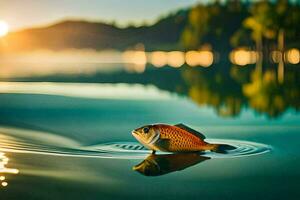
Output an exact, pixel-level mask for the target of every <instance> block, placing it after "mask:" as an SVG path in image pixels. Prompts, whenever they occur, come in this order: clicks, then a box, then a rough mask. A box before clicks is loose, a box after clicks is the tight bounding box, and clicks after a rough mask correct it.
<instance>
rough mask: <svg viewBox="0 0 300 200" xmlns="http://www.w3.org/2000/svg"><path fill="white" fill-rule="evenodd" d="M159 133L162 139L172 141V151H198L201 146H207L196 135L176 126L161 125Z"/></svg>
mask: <svg viewBox="0 0 300 200" xmlns="http://www.w3.org/2000/svg"><path fill="white" fill-rule="evenodd" d="M158 128H159V132H160V134H161V139H170V140H169V141H170V144H169V145H170V146H169V148H170V150H171V151H187V150H194V151H198V150H199V147H200V146H203V145H205V144H206V142H204V141H202V140H201V139H199V138H198V137H197V136H195V135H194V134H192V133H190V132H188V131H186V130H183V129H181V128H178V127H175V126H166V125H159V126H158Z"/></svg>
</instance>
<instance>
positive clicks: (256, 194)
mask: <svg viewBox="0 0 300 200" xmlns="http://www.w3.org/2000/svg"><path fill="white" fill-rule="evenodd" d="M43 84H44V85H43ZM43 84H41V83H35V84H34V83H18V84H15V83H1V85H0V88H1V94H0V116H1V117H0V150H1V152H2V153H4V154H0V180H1V184H2V187H1V188H0V197H1V199H2V198H3V199H130V198H141V199H200V198H201V199H298V198H299V196H300V191H299V185H300V171H299V168H300V154H299V141H300V134H299V131H300V115H299V113H297V112H296V111H295V110H294V109H293V108H289V109H287V110H286V111H285V112H284V114H282V115H281V116H280V117H277V118H270V117H268V116H267V115H261V114H258V113H257V112H255V111H254V110H253V109H250V108H248V107H243V108H242V109H241V112H240V114H239V115H237V116H234V117H229V118H228V117H225V118H224V117H221V116H219V115H218V114H217V113H216V111H215V109H213V108H211V107H209V106H202V107H200V106H199V105H196V104H195V103H194V102H192V101H191V100H189V99H188V98H186V97H182V96H178V95H176V94H174V93H171V92H166V91H162V90H160V89H157V88H156V87H154V86H145V85H137V84H84V83H82V84H66V83H56V84H48V85H47V83H43ZM45 84H46V86H45ZM158 122H160V123H169V124H176V123H185V124H187V125H189V126H191V127H193V128H195V129H197V130H199V131H201V132H202V133H204V134H205V135H206V136H207V138H208V140H211V141H223V142H225V143H226V142H227V143H230V144H233V145H236V146H237V147H238V150H233V151H232V152H229V155H218V154H215V153H204V154H202V155H200V154H188V155H182V154H178V155H161V154H159V155H157V156H149V151H147V150H145V149H143V148H142V147H141V146H140V145H139V144H138V143H136V141H135V139H134V138H133V137H132V135H131V130H132V129H134V128H136V127H138V126H141V125H144V124H151V123H158ZM234 155H236V156H234ZM247 155H248V156H247ZM144 159H146V160H144ZM134 169H135V170H134Z"/></svg>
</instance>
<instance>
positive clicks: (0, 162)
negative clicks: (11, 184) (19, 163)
mask: <svg viewBox="0 0 300 200" xmlns="http://www.w3.org/2000/svg"><path fill="white" fill-rule="evenodd" d="M8 161H9V158H8V157H7V156H6V155H5V154H4V153H0V183H1V185H2V186H3V187H6V186H7V185H8V183H7V181H5V180H6V177H5V175H4V174H18V173H19V170H18V169H14V168H7V167H6V165H7V163H8Z"/></svg>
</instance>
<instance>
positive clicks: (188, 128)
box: [174, 124, 205, 140]
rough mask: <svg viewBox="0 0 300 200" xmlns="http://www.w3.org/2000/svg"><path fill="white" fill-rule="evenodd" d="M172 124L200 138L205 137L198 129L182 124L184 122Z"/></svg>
mask: <svg viewBox="0 0 300 200" xmlns="http://www.w3.org/2000/svg"><path fill="white" fill-rule="evenodd" d="M174 126H176V127H178V128H181V129H183V130H186V131H187V132H189V133H192V134H193V135H195V136H197V137H199V138H201V139H202V140H204V139H205V136H204V135H203V134H202V133H200V132H198V131H196V130H194V129H192V128H190V127H188V126H186V125H184V124H175V125H174Z"/></svg>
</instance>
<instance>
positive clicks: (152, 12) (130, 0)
mask: <svg viewBox="0 0 300 200" xmlns="http://www.w3.org/2000/svg"><path fill="white" fill-rule="evenodd" d="M203 1H204V2H206V1H209V0H202V1H201V2H203ZM197 2H199V0H86V1H85V0H0V20H4V21H6V22H7V23H8V25H9V27H10V29H11V30H13V31H14V30H18V29H23V28H28V27H35V26H43V25H47V24H51V23H54V22H57V21H60V20H62V19H85V20H91V21H103V22H112V21H115V22H117V24H118V25H119V26H126V25H127V24H128V23H129V22H130V23H133V24H137V25H138V24H141V23H143V22H145V21H146V22H147V23H153V22H154V21H155V20H156V19H157V18H158V17H159V16H162V15H164V14H167V13H169V12H171V11H176V10H178V9H179V8H185V7H189V6H191V5H194V4H196V3H197Z"/></svg>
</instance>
